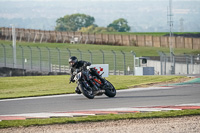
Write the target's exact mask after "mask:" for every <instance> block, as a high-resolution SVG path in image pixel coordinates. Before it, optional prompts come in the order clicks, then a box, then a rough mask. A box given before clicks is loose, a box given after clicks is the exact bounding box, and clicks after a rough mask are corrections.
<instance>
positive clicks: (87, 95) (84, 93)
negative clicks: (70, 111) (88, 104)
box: [78, 84, 94, 99]
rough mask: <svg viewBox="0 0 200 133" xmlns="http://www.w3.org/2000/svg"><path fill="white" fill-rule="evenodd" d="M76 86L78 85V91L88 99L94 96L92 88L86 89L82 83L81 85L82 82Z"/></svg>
mask: <svg viewBox="0 0 200 133" xmlns="http://www.w3.org/2000/svg"><path fill="white" fill-rule="evenodd" d="M78 87H79V89H80V91H81V92H82V93H83V95H84V96H85V97H87V98H88V99H93V98H94V95H93V91H92V89H91V90H88V89H86V87H85V86H84V85H82V84H79V85H78Z"/></svg>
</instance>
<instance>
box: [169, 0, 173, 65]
mask: <svg viewBox="0 0 200 133" xmlns="http://www.w3.org/2000/svg"><path fill="white" fill-rule="evenodd" d="M168 16H169V28H170V38H169V47H170V53H174V51H173V44H172V28H173V19H172V16H173V14H172V0H169V15H168ZM170 57H171V62H172V56H170Z"/></svg>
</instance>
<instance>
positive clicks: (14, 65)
mask: <svg viewBox="0 0 200 133" xmlns="http://www.w3.org/2000/svg"><path fill="white" fill-rule="evenodd" d="M10 47H11V48H12V51H13V46H12V45H11V44H10ZM12 57H13V52H12ZM12 63H13V68H16V64H15V61H14V58H13V62H12Z"/></svg>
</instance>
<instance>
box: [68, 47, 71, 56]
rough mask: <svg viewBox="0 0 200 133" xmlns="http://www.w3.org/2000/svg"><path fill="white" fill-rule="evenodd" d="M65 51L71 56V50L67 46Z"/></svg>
mask: <svg viewBox="0 0 200 133" xmlns="http://www.w3.org/2000/svg"><path fill="white" fill-rule="evenodd" d="M67 51H68V53H69V58H70V57H71V51H70V50H69V49H68V48H67Z"/></svg>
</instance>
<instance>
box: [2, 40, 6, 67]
mask: <svg viewBox="0 0 200 133" xmlns="http://www.w3.org/2000/svg"><path fill="white" fill-rule="evenodd" d="M1 46H2V47H3V58H4V66H5V67H6V48H5V45H3V44H1Z"/></svg>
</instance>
